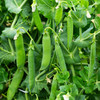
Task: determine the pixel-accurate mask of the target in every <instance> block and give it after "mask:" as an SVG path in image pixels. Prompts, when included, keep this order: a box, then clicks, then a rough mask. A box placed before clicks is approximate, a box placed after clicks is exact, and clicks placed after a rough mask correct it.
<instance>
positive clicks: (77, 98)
mask: <svg viewBox="0 0 100 100" xmlns="http://www.w3.org/2000/svg"><path fill="white" fill-rule="evenodd" d="M75 100H85V95H78V96H76V97H75Z"/></svg>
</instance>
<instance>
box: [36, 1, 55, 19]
mask: <svg viewBox="0 0 100 100" xmlns="http://www.w3.org/2000/svg"><path fill="white" fill-rule="evenodd" d="M38 10H39V11H40V12H41V13H42V14H43V16H45V17H46V18H48V19H54V16H55V7H54V6H52V5H51V3H50V0H39V4H38Z"/></svg>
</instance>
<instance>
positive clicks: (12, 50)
mask: <svg viewBox="0 0 100 100" xmlns="http://www.w3.org/2000/svg"><path fill="white" fill-rule="evenodd" d="M8 42H9V46H10V49H11V52H12V53H14V49H13V46H12V44H11V40H10V39H8Z"/></svg>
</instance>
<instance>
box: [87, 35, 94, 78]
mask: <svg viewBox="0 0 100 100" xmlns="http://www.w3.org/2000/svg"><path fill="white" fill-rule="evenodd" d="M95 60H96V42H95V36H94V38H93V43H92V45H91V53H90V65H89V72H88V79H90V78H91V76H92V75H93V69H94V66H95V62H96V61H95Z"/></svg>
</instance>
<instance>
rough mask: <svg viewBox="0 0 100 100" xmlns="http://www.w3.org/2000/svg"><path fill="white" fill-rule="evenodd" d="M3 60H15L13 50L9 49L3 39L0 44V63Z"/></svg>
mask: <svg viewBox="0 0 100 100" xmlns="http://www.w3.org/2000/svg"><path fill="white" fill-rule="evenodd" d="M3 61H7V62H14V61H15V53H14V51H11V48H10V47H9V44H8V41H3V42H2V44H1V46H0V63H2V62H3Z"/></svg>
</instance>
